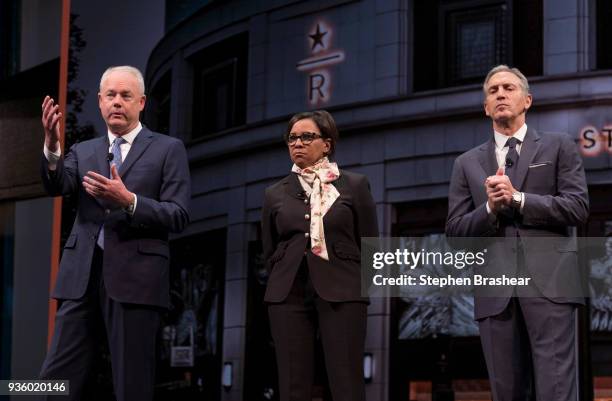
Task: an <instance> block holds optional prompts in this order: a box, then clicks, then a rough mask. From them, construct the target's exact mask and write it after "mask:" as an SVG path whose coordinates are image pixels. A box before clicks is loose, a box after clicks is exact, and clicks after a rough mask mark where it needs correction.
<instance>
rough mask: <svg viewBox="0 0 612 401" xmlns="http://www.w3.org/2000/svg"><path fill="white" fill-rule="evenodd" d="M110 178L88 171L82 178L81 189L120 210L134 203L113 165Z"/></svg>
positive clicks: (132, 195) (132, 196) (131, 194)
mask: <svg viewBox="0 0 612 401" xmlns="http://www.w3.org/2000/svg"><path fill="white" fill-rule="evenodd" d="M111 177H112V178H106V177H104V176H103V175H100V174H98V173H96V172H93V171H88V172H87V175H86V176H85V177H83V187H84V188H85V191H87V193H88V194H89V195H91V196H93V197H94V198H100V199H104V200H107V201H109V202H111V203H114V204H116V205H117V206H120V207H122V208H126V207H128V205H130V204H131V203H132V202H133V201H134V194H133V193H131V192H130V191H128V190H127V188H126V187H125V185H124V184H123V181H122V180H121V177H120V176H119V173H118V172H117V167H116V166H115V165H114V164H113V165H112V166H111Z"/></svg>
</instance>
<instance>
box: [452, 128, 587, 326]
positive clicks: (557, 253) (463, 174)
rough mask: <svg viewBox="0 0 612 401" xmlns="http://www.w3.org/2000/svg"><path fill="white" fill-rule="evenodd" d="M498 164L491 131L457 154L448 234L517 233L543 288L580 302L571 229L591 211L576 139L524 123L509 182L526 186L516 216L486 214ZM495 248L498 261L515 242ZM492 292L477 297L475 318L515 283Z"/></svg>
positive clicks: (497, 307) (494, 310)
mask: <svg viewBox="0 0 612 401" xmlns="http://www.w3.org/2000/svg"><path fill="white" fill-rule="evenodd" d="M497 169H498V165H497V160H496V158H495V141H494V139H493V138H491V139H490V140H489V141H487V142H485V143H484V144H482V145H480V146H478V147H476V148H474V149H472V150H469V151H467V152H466V153H464V154H462V155H461V156H459V157H457V159H456V160H455V164H454V166H453V172H452V176H451V182H450V189H449V195H448V217H447V221H446V235H447V236H449V237H509V238H518V241H520V245H521V246H522V248H523V254H524V256H525V265H526V266H525V268H526V269H527V270H528V271H529V273H530V274H531V277H532V279H533V282H534V283H535V285H536V286H537V288H538V289H539V290H540V291H541V292H542V294H543V295H544V296H546V297H547V298H551V299H554V300H555V301H556V302H577V303H580V302H583V299H581V298H579V297H577V296H574V295H575V290H574V289H575V288H576V284H577V283H579V282H580V274H579V271H578V263H577V262H578V261H577V255H576V239H575V238H572V237H571V236H570V230H569V227H570V226H576V225H579V224H582V223H584V222H586V220H587V218H588V215H589V199H588V192H587V184H586V178H585V173H584V168H583V164H582V159H581V157H580V155H579V154H578V151H577V149H576V144H575V143H574V142H573V141H572V139H571V138H570V137H569V136H568V135H566V134H555V133H538V132H537V131H536V130H534V129H531V128H529V129H528V130H527V134H526V135H525V141H524V142H523V145H522V147H521V153H520V156H519V161H518V164H517V171H516V178H515V182H513V183H512V185H513V186H514V188H516V189H517V190H518V191H521V192H524V193H525V203H524V207H523V212H522V214H521V216H520V217H519V218H518V219H517V220H516V221H514V222H511V221H504V220H503V219H497V220H495V219H491V218H489V215H488V214H487V210H486V202H487V193H486V190H485V187H484V182H485V180H486V178H487V177H488V176H491V175H494V174H495V172H496V171H497ZM534 237H547V238H550V240H548V239H547V241H548V242H547V243H546V244H547V245H549V246H548V247H546V248H543V247H542V245H543V244H544V242H543V241H540V240H537V239H534ZM530 238H531V241H530V240H529V239H530ZM553 244H554V245H553ZM500 248H503V249H497V250H496V254H495V255H494V257H495V263H498V264H500V263H501V264H503V263H507V262H508V261H512V260H514V261H516V255H513V254H512V253H513V251H514V250H513V249H511V248H510V247H508V246H503V247H500ZM499 271H501V269H499ZM506 271H508V270H506ZM497 294H498V295H499V296H498V297H496V298H480V299H479V298H476V300H475V317H476V318H477V319H479V318H483V317H487V316H493V315H496V314H498V313H500V312H502V311H503V309H504V308H505V306H506V305H507V303H508V299H509V298H510V297H511V296H512V294H513V288H512V287H509V286H507V287H505V288H502V289H500V291H499V292H498V293H497ZM559 295H561V296H559ZM563 295H566V296H563Z"/></svg>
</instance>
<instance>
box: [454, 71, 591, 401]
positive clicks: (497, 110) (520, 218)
mask: <svg viewBox="0 0 612 401" xmlns="http://www.w3.org/2000/svg"><path fill="white" fill-rule="evenodd" d="M483 90H484V96H485V101H484V109H485V113H486V115H487V116H489V117H490V118H491V119H492V122H493V127H492V128H493V132H492V135H491V139H489V140H488V141H487V142H485V143H484V144H482V145H480V146H477V147H475V148H474V149H472V150H469V151H467V152H465V153H464V154H462V155H461V156H459V157H458V158H457V159H456V161H455V165H454V167H453V173H452V177H451V183H450V189H449V195H448V204H449V205H448V207H449V210H448V218H447V222H446V234H447V235H448V236H449V237H505V238H508V240H506V243H505V244H507V246H503V247H497V249H496V251H497V252H496V254H495V258H494V260H492V261H491V263H493V264H494V265H493V266H491V267H492V268H493V269H501V266H507V267H506V268H505V270H503V271H504V272H505V273H513V271H511V270H510V269H515V270H516V269H518V273H519V274H520V275H521V276H530V277H531V278H532V282H533V285H531V286H527V287H525V288H523V287H516V288H513V287H511V286H507V287H504V288H500V289H496V290H495V293H494V296H492V297H491V296H489V297H476V299H475V302H474V314H475V318H476V320H477V321H478V323H479V329H480V337H481V342H482V347H483V351H484V355H485V359H486V363H487V369H488V372H489V380H490V382H491V392H492V394H493V400H495V401H531V400H533V399H534V398H533V395H535V396H536V397H535V399H537V400H538V401H552V400H554V401H575V400H576V399H577V380H576V378H577V375H576V347H575V341H576V332H575V314H576V309H577V306H578V305H580V304H582V303H584V299H583V298H581V297H580V295H581V293H580V291H576V288H575V286H576V283H579V282H580V273H579V271H578V263H577V262H578V260H577V254H576V239H575V238H573V237H572V230H571V226H577V225H580V224H582V223H584V222H585V221H586V219H587V218H588V214H589V200H588V194H587V185H586V179H585V174H584V168H583V165H582V160H581V158H580V156H579V155H578V151H577V149H576V144H575V143H574V141H573V140H572V139H571V138H570V137H569V136H568V135H566V134H553V133H545V132H537V131H536V130H535V129H533V128H532V127H527V124H526V120H525V114H526V112H527V110H528V109H529V108H530V107H531V102H532V98H531V94H529V84H528V82H527V79H526V78H525V76H524V75H523V74H522V73H521V72H520V71H519V70H517V69H516V68H509V67H507V66H505V65H500V66H497V67H495V68H493V69H492V70H491V71H490V72H489V74H488V75H487V77H486V79H485V82H484V86H483ZM542 237H545V238H546V240H545V241H544V240H542ZM498 244H499V242H498ZM489 256H491V255H489ZM509 261H512V262H509Z"/></svg>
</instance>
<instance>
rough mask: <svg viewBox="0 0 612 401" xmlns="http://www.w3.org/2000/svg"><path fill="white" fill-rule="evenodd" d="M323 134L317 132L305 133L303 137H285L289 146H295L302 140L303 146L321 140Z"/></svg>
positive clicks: (291, 135) (290, 135) (292, 135)
mask: <svg viewBox="0 0 612 401" xmlns="http://www.w3.org/2000/svg"><path fill="white" fill-rule="evenodd" d="M321 137H322V136H321V134H317V133H316V132H303V133H302V135H295V134H289V135H287V136H286V137H285V140H286V141H287V144H288V145H295V143H296V142H297V140H298V139H299V140H301V141H302V144H304V145H309V144H311V143H312V141H314V140H315V139H317V138H321Z"/></svg>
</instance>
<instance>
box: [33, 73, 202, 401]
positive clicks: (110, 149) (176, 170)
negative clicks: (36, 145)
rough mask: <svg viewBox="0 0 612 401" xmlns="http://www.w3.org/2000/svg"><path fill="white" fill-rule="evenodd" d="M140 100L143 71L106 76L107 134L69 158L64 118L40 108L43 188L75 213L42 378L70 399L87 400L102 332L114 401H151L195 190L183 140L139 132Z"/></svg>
mask: <svg viewBox="0 0 612 401" xmlns="http://www.w3.org/2000/svg"><path fill="white" fill-rule="evenodd" d="M145 101H146V96H145V88H144V80H143V77H142V74H141V73H140V71H138V70H137V69H136V68H134V67H130V66H119V67H111V68H109V69H107V70H106V71H105V72H104V74H103V75H102V78H101V80H100V92H99V93H98V103H99V106H100V111H101V113H102V118H103V119H104V121H105V122H106V126H107V129H108V132H107V133H105V135H103V136H102V137H100V138H95V139H92V140H88V141H84V142H81V143H77V144H75V145H74V146H72V148H71V149H70V151H69V152H68V154H67V155H66V156H65V157H63V156H62V154H61V150H60V144H59V132H60V131H59V124H60V121H61V120H62V117H63V116H62V114H61V113H59V111H58V105H57V104H55V103H54V100H53V99H51V98H50V97H48V96H47V97H46V98H45V99H44V101H43V105H42V109H43V115H42V124H43V127H44V131H45V145H44V157H43V158H42V178H43V183H44V186H45V188H46V190H47V192H48V193H49V195H52V196H63V195H75V196H76V197H77V199H78V210H77V217H76V220H75V222H74V226H73V228H72V232H71V233H70V236H69V237H68V239H67V241H66V245H65V247H64V251H63V255H62V260H61V263H60V268H59V273H58V276H57V282H56V285H55V288H54V290H53V293H52V296H53V297H54V298H56V299H58V301H59V305H60V306H59V309H58V311H57V316H56V319H55V331H54V333H53V339H52V343H51V347H50V349H49V351H48V354H47V357H46V359H45V362H44V364H43V367H42V372H41V378H43V379H68V380H70V396H69V397H68V399H70V400H81V399H83V398H82V394H83V389H84V384H85V382H86V380H87V376H88V374H89V371H90V367H91V365H92V361H93V358H94V353H95V352H96V350H97V342H98V341H99V339H100V336H99V333H100V332H102V330H104V331H105V332H106V337H107V338H108V345H109V349H110V356H111V363H112V373H113V382H114V388H115V395H116V397H117V400H119V401H128V400H129V401H133V400H152V399H153V385H154V379H155V359H156V358H155V334H156V332H157V330H158V327H159V324H160V317H161V313H162V311H163V309H164V308H166V307H167V306H168V304H169V247H168V233H169V232H179V231H181V230H183V228H185V226H186V225H187V224H188V222H189V216H188V203H189V200H190V197H191V191H190V178H189V167H188V163H187V155H186V151H185V147H184V145H183V143H182V142H181V141H179V140H177V139H176V138H172V137H169V136H165V135H161V134H158V133H155V132H152V131H150V130H148V129H147V128H145V127H143V126H142V124H141V123H140V121H139V115H140V112H141V111H142V110H143V108H144V106H145ZM102 338H103V337H102ZM61 399H62V400H64V399H66V397H62V398H61Z"/></svg>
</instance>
